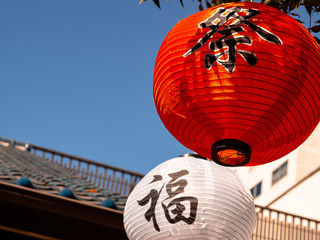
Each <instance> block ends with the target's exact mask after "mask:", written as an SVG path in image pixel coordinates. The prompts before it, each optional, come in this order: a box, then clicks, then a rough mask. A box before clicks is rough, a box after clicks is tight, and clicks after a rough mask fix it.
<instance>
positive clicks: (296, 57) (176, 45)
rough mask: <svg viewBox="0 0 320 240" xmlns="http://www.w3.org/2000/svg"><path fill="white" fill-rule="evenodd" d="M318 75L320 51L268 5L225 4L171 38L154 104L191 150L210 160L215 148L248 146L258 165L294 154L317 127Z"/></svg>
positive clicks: (158, 71)
mask: <svg viewBox="0 0 320 240" xmlns="http://www.w3.org/2000/svg"><path fill="white" fill-rule="evenodd" d="M219 24H220V25H219ZM319 73H320V50H319V46H318V44H317V42H316V40H315V39H314V38H313V36H312V35H311V34H310V33H309V32H308V30H307V29H306V28H304V27H303V26H302V25H301V24H300V23H298V22H297V21H296V20H294V19H293V18H291V17H290V16H289V15H287V14H285V13H283V12H281V11H280V10H277V9H275V8H272V7H269V6H266V5H264V4H258V3H250V2H241V3H230V4H224V5H220V6H218V7H214V8H209V9H206V10H204V11H201V12H198V13H196V14H194V15H191V16H190V17H187V18H186V19H184V20H182V21H180V22H178V24H177V25H176V26H175V27H174V28H173V29H172V30H171V31H170V32H169V34H168V35H167V37H166V38H165V40H164V41H163V43H162V45H161V47H160V50H159V53H158V56H157V59H156V63H155V70H154V83H153V93H154V101H155V105H156V108H157V111H158V114H159V116H160V118H161V120H162V122H163V123H164V125H165V126H166V128H167V129H168V130H169V131H170V133H171V134H172V135H173V136H174V137H175V138H176V139H177V140H178V141H179V142H181V143H182V144H183V145H184V146H186V147H187V148H189V149H191V150H193V151H195V152H197V153H199V154H200V155H202V156H205V157H207V158H210V159H212V158H213V157H212V152H213V149H212V146H213V145H214V144H215V143H216V142H217V141H219V140H223V141H224V140H226V139H227V140H228V139H231V140H232V141H239V142H240V143H241V144H242V143H243V144H246V145H248V146H249V148H248V149H249V150H248V151H247V152H245V154H246V153H249V155H251V159H250V161H249V162H248V163H247V162H246V163H245V164H247V165H248V166H250V165H251V166H252V165H260V164H264V163H267V162H271V161H273V160H276V159H279V158H281V157H283V156H284V155H286V154H288V153H290V152H291V151H292V150H294V149H295V148H297V147H298V146H299V145H300V144H301V143H303V142H304V141H305V140H306V139H307V137H308V136H309V135H310V134H311V133H312V131H313V130H314V128H315V127H316V125H317V124H318V122H319V116H320V114H319V109H320V98H319V96H320V84H319V81H320V76H319ZM232 149H233V148H232V147H231V150H232ZM240 152H241V151H240ZM225 154H226V155H228V152H226V153H225ZM230 154H231V155H232V154H233V153H232V152H230ZM239 159H240V158H239ZM239 159H238V160H239ZM241 161H242V160H241ZM226 165H228V163H227V164H226ZM230 165H237V162H235V163H234V164H230ZM239 165H241V163H240V164H239Z"/></svg>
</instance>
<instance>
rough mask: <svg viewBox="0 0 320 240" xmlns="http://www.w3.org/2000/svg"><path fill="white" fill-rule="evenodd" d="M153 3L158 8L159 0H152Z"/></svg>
mask: <svg viewBox="0 0 320 240" xmlns="http://www.w3.org/2000/svg"><path fill="white" fill-rule="evenodd" d="M153 2H154V4H155V5H157V7H158V8H160V3H159V0H153Z"/></svg>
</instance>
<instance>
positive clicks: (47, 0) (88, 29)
mask: <svg viewBox="0 0 320 240" xmlns="http://www.w3.org/2000/svg"><path fill="white" fill-rule="evenodd" d="M138 2H139V0H121V1H107V0H93V1H89V0H28V1H26V0H14V1H1V3H0V29H1V37H0V77H1V87H0V113H1V131H0V136H2V137H6V138H12V139H16V140H19V141H24V142H28V143H33V144H36V145H40V146H44V147H47V148H51V149H55V150H58V151H62V152H66V153H70V154H73V155H77V156H81V157H85V158H89V159H92V160H95V161H98V162H103V163H107V164H109V165H114V166H117V167H121V168H125V169H129V170H132V171H137V172H141V173H147V172H148V171H150V170H151V169H152V168H153V167H155V166H156V165H158V164H160V163H161V162H163V161H166V160H168V159H170V158H173V157H176V156H178V155H181V154H184V153H186V152H190V150H188V149H186V148H184V147H183V146H182V145H181V144H180V143H179V142H178V141H177V140H175V139H174V138H173V137H172V136H171V135H170V133H169V132H168V131H167V130H166V128H165V127H164V125H163V124H162V122H161V121H160V119H159V117H158V115H157V112H156V109H155V106H154V102H153V95H152V81H153V68H154V62H155V59H156V55H157V52H158V50H159V47H160V44H161V42H162V41H163V39H164V38H165V36H166V35H167V33H168V32H169V31H170V29H171V28H172V27H173V26H174V25H175V24H176V23H177V22H178V21H179V20H181V19H183V18H185V17H187V16H189V15H191V14H193V13H195V12H197V9H198V8H197V1H191V0H185V1H184V2H185V8H182V7H181V6H180V4H179V1H178V0H171V1H169V3H165V2H164V1H161V6H162V9H161V10H159V9H158V8H157V7H156V6H155V5H154V4H153V3H152V1H151V0H148V1H147V2H145V3H143V4H138Z"/></svg>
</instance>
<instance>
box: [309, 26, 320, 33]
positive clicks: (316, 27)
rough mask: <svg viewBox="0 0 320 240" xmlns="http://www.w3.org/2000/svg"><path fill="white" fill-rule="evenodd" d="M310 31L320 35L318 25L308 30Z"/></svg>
mask: <svg viewBox="0 0 320 240" xmlns="http://www.w3.org/2000/svg"><path fill="white" fill-rule="evenodd" d="M308 30H311V31H312V32H314V33H318V32H320V25H316V26H313V27H312V28H308Z"/></svg>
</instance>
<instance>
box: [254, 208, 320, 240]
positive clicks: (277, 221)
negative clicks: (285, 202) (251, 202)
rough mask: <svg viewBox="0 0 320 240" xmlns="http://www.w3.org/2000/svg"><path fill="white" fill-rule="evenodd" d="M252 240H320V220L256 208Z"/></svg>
mask: <svg viewBox="0 0 320 240" xmlns="http://www.w3.org/2000/svg"><path fill="white" fill-rule="evenodd" d="M256 212H257V223H256V228H255V230H254V233H253V236H252V238H251V239H252V240H320V220H314V219H309V218H305V217H302V216H297V215H293V214H290V213H286V212H281V211H277V210H273V209H270V208H264V207H260V206H256Z"/></svg>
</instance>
